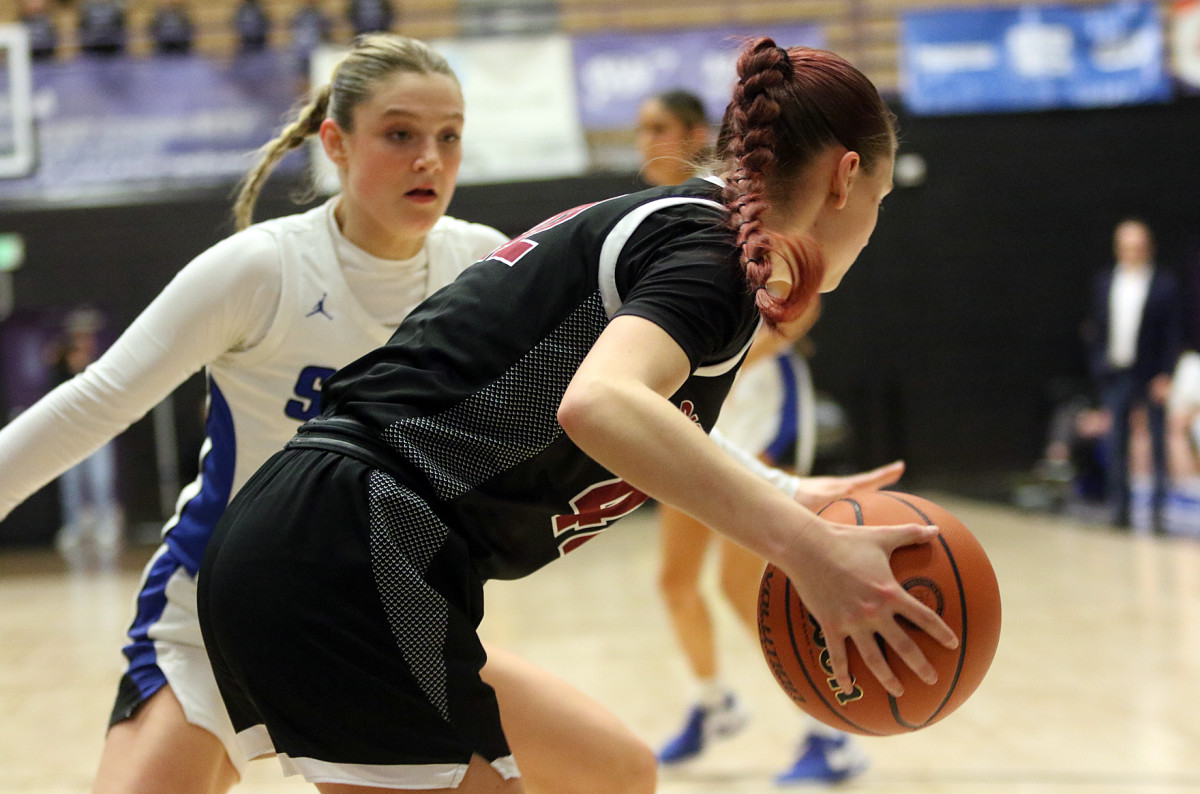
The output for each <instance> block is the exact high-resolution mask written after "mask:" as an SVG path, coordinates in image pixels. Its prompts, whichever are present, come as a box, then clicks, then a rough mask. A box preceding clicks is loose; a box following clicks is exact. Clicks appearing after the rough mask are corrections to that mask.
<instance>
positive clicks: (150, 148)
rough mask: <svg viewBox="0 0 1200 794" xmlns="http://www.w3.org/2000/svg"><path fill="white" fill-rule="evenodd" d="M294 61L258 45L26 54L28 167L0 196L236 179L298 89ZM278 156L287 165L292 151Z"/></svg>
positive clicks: (1, 186) (297, 159) (2, 185)
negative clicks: (140, 54)
mask: <svg viewBox="0 0 1200 794" xmlns="http://www.w3.org/2000/svg"><path fill="white" fill-rule="evenodd" d="M303 89H304V84H303V82H302V81H301V76H300V75H299V74H298V73H297V71H296V66H295V62H294V60H293V59H291V58H290V57H289V56H288V55H287V54H284V53H275V52H265V53H254V54H252V55H245V56H239V57H237V58H235V59H233V60H228V61H218V60H215V59H211V58H206V57H203V56H159V57H155V58H147V59H135V58H112V59H98V58H84V57H81V58H76V59H75V60H72V61H67V62H61V63H36V64H34V69H33V106H34V116H35V118H36V121H37V134H36V156H37V167H36V170H35V171H34V173H33V174H32V175H31V176H29V177H27V178H23V179H11V180H3V181H0V197H3V198H18V197H19V198H27V197H36V198H78V197H87V196H92V195H96V194H102V193H107V192H112V191H130V190H157V189H178V188H187V187H195V186H202V185H212V184H223V183H229V182H231V181H236V180H237V179H238V178H240V177H241V175H242V174H243V172H245V171H246V170H247V168H248V167H249V166H250V164H251V161H252V158H251V153H252V152H253V151H254V150H255V149H257V148H258V147H259V146H261V145H262V144H264V143H266V142H267V141H268V140H270V139H271V138H272V137H274V135H275V134H276V132H277V131H278V130H279V128H280V127H281V126H282V124H283V121H284V116H285V115H286V113H287V111H288V109H289V108H290V107H291V106H292V105H293V103H294V102H295V100H296V98H297V97H298V96H299V95H300V92H301V91H303ZM288 160H289V161H291V162H287V163H283V164H281V166H283V167H284V168H285V169H286V168H297V167H299V166H300V165H301V164H302V157H301V156H292V157H289V158H288Z"/></svg>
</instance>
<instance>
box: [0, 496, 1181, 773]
mask: <svg viewBox="0 0 1200 794" xmlns="http://www.w3.org/2000/svg"><path fill="white" fill-rule="evenodd" d="M932 496H933V498H934V499H935V500H938V501H940V502H941V503H942V504H944V505H945V506H947V507H948V508H950V509H951V510H952V511H953V512H955V513H956V514H957V515H958V516H959V517H960V518H961V519H962V520H963V521H964V522H965V523H966V524H967V525H968V526H969V527H971V528H972V529H973V530H974V531H975V532H976V534H977V535H979V537H980V539H981V540H982V541H983V543H984V546H985V547H986V548H987V549H988V552H989V554H990V555H991V557H992V560H993V562H994V564H995V566H996V570H997V574H998V576H999V579H1000V586H1001V590H1002V593H1003V598H1004V608H1005V616H1004V634H1003V636H1002V639H1001V642H1000V648H999V651H998V653H997V656H996V660H995V663H994V664H993V666H992V670H991V672H990V674H989V676H988V678H987V679H986V680H985V681H984V682H983V685H982V686H981V687H980V688H979V690H978V691H977V692H976V694H975V695H974V697H973V698H972V699H971V700H969V701H968V702H967V703H966V704H965V705H964V706H963V707H962V708H961V709H960V710H959V711H958V712H956V713H955V714H953V715H951V716H950V717H949V718H947V719H946V720H945V721H944V722H942V723H940V724H938V725H935V726H932V727H930V728H928V729H926V730H924V731H921V732H918V733H915V734H909V735H905V736H897V737H889V738H873V739H863V740H861V741H862V745H863V747H864V748H865V750H866V752H867V754H868V755H869V756H870V759H871V766H870V769H869V770H868V771H867V772H866V773H865V774H863V775H862V776H861V777H859V778H857V779H856V780H854V781H852V782H850V783H849V784H847V785H844V786H843V787H841V788H840V789H839V790H841V791H850V792H888V794H1142V793H1143V792H1145V793H1146V794H1157V793H1158V792H1169V793H1170V794H1177V793H1180V792H1200V542H1198V541H1196V540H1192V539H1180V538H1165V539H1163V538H1154V537H1149V536H1145V535H1130V534H1121V533H1117V532H1114V531H1112V530H1109V529H1107V528H1103V527H1098V526H1090V525H1087V524H1083V523H1079V522H1076V521H1072V520H1068V519H1060V518H1056V517H1047V516H1043V515H1039V514H1034V513H1027V512H1020V511H1017V510H1014V509H1008V508H1004V507H997V506H994V505H984V504H980V503H974V502H965V501H960V500H955V499H951V498H949V497H940V496H938V495H936V494H934V495H932ZM656 540H657V537H656V532H655V527H654V514H653V511H652V510H650V509H647V510H646V511H645V513H644V514H642V515H635V516H632V517H630V518H628V519H626V520H625V521H623V522H622V523H620V524H618V525H617V526H616V527H615V528H613V529H611V530H609V532H608V534H607V535H606V536H605V537H603V538H601V539H597V540H595V541H594V542H592V543H589V544H587V545H586V546H584V547H583V548H581V549H580V550H579V551H577V552H575V553H574V554H572V555H570V556H569V557H568V558H567V559H565V560H563V561H562V562H559V563H556V564H555V565H552V566H550V567H549V568H547V569H546V570H544V571H541V572H539V573H538V574H535V575H534V576H532V577H530V578H528V579H526V580H523V581H519V582H496V583H493V584H489V585H488V617H487V619H486V620H485V623H484V627H485V635H486V636H487V638H489V639H491V640H493V641H496V642H499V643H503V644H505V645H507V646H508V647H510V648H512V649H514V650H516V651H518V652H521V653H523V654H524V655H525V656H527V657H528V658H530V659H531V660H533V661H535V662H537V663H539V664H541V665H542V666H544V667H546V668H549V669H551V670H553V671H554V672H556V673H558V674H559V675H561V676H563V677H564V678H566V679H568V680H570V681H572V682H574V683H575V684H576V685H577V686H579V687H580V688H582V689H583V690H585V691H586V692H588V693H590V694H591V695H592V696H594V697H596V698H597V699H599V700H600V701H601V702H604V703H606V704H607V705H608V706H609V707H610V708H612V709H613V710H614V711H615V712H617V713H618V714H619V715H621V716H622V717H623V718H624V719H625V720H626V721H627V722H628V723H629V724H630V725H631V726H632V727H633V728H634V729H635V730H636V731H637V732H638V733H639V734H640V735H641V736H643V737H645V738H646V739H647V740H648V741H649V742H650V743H651V744H653V745H658V744H659V743H660V742H661V741H662V740H663V739H664V738H666V737H667V736H668V735H669V734H670V733H671V732H672V731H673V730H675V729H676V728H677V727H678V725H679V724H680V722H681V720H682V719H683V715H684V712H685V709H686V708H687V705H688V704H687V702H686V701H687V698H688V696H689V694H690V682H689V680H688V678H687V675H686V673H685V668H684V664H683V661H682V659H681V657H680V655H679V653H678V652H677V651H676V650H675V646H674V644H673V642H672V640H671V638H670V637H669V635H668V628H667V624H666V617H665V614H664V612H663V609H662V607H661V605H660V602H659V600H658V598H657V595H656V592H655V566H656V561H657V546H656ZM151 551H152V550H151V549H149V548H137V549H133V550H131V551H128V552H127V553H126V554H125V556H124V558H123V559H122V561H121V564H120V566H119V567H118V568H117V569H116V570H113V571H107V572H105V571H96V570H93V571H68V570H67V568H66V566H65V565H64V564H63V563H62V562H61V561H60V560H59V558H58V557H57V555H55V554H54V552H52V551H36V552H29V551H7V552H3V553H0V792H5V793H7V792H39V794H56V793H57V792H82V791H86V790H87V787H88V783H89V780H90V776H91V773H92V771H93V769H94V767H95V764H96V760H97V758H98V755H99V752H100V743H101V737H102V732H103V728H104V723H105V718H106V716H107V713H108V709H109V706H110V701H111V697H112V694H113V691H114V687H115V684H116V680H117V678H118V675H119V672H120V669H121V665H120V662H121V657H120V654H119V650H118V649H119V645H120V640H121V636H122V632H123V630H124V627H125V624H126V622H127V620H128V618H129V610H130V602H131V598H132V595H133V592H134V589H135V587H136V584H137V580H138V573H139V571H140V566H141V564H142V563H143V562H144V561H145V560H146V559H147V558H148V556H149V554H150V552H151ZM711 586H712V583H711V582H709V587H711ZM717 619H718V629H719V631H720V637H721V659H722V664H723V666H724V668H725V671H726V673H727V675H728V678H729V679H730V680H732V681H734V682H736V684H737V686H738V687H739V688H740V690H741V692H742V695H743V698H744V700H745V701H746V702H747V704H748V705H749V707H750V708H751V709H752V711H753V712H754V719H753V721H752V722H751V724H750V726H749V727H748V728H747V729H746V731H745V732H744V733H743V734H742V735H740V736H738V737H736V738H734V739H732V740H730V741H728V742H726V743H724V744H720V745H717V746H715V747H714V748H713V750H712V751H711V753H710V754H709V755H708V756H706V757H704V758H702V759H701V760H699V761H698V762H695V763H693V764H692V765H691V766H690V767H688V768H686V769H682V770H667V771H664V772H663V774H662V776H661V785H660V787H659V789H660V791H662V792H665V793H666V794H699V793H700V792H712V793H714V794H715V793H716V792H720V793H721V794H765V793H766V792H775V791H779V789H777V788H775V787H774V786H773V785H772V783H771V777H772V775H773V774H774V773H776V772H777V771H779V770H780V769H781V768H782V767H784V766H785V765H786V763H787V762H788V761H789V760H790V755H791V753H792V750H793V746H794V744H795V742H796V740H797V739H798V737H799V734H800V729H801V721H800V717H799V713H798V712H797V711H796V710H795V709H794V707H792V706H791V704H790V703H789V702H788V701H787V700H786V698H785V697H784V696H783V694H782V692H781V691H780V690H779V689H778V687H777V686H776V685H775V683H774V680H773V679H772V678H771V676H770V673H769V672H768V671H767V668H766V665H765V664H764V662H763V661H762V658H761V655H760V653H759V650H758V645H757V642H756V641H755V640H753V639H752V638H751V637H749V636H748V635H747V634H746V633H745V632H744V631H743V630H742V629H741V628H740V627H739V626H738V625H736V624H735V623H734V621H733V618H732V615H731V614H730V613H729V611H728V610H727V609H725V608H724V607H723V606H722V607H720V608H719V611H718V612H717ZM236 790H237V791H245V792H259V793H260V794H267V793H268V792H296V791H312V790H313V789H310V788H309V787H308V786H306V785H305V784H303V783H302V782H300V781H298V780H297V779H287V780H285V779H283V778H282V777H281V775H280V772H279V769H278V766H277V765H276V763H275V761H273V760H265V761H258V762H255V763H254V764H252V765H251V770H250V772H249V774H248V775H247V777H246V779H245V780H244V781H243V782H242V784H241V785H240V786H239V787H238V788H237V789H236ZM614 794H619V793H614Z"/></svg>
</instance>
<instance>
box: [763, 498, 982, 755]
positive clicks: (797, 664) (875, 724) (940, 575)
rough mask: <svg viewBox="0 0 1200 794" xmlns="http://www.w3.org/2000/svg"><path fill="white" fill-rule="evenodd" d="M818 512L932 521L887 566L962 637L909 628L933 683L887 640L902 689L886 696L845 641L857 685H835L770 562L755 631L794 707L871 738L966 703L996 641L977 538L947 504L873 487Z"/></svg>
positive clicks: (812, 630)
mask: <svg viewBox="0 0 1200 794" xmlns="http://www.w3.org/2000/svg"><path fill="white" fill-rule="evenodd" d="M820 515H821V516H822V517H824V518H826V519H828V520H829V521H832V522H834V523H837V524H859V525H875V526H881V525H886V526H895V525H899V524H914V523H916V524H934V525H936V526H937V527H938V528H939V529H940V530H941V534H939V535H938V537H937V538H936V539H934V541H933V542H932V543H922V544H918V545H913V546H904V547H902V548H899V549H896V551H895V552H894V553H893V554H892V559H891V563H892V571H893V572H894V573H895V575H896V579H897V580H898V581H899V582H900V583H901V584H902V585H903V586H904V589H905V590H907V591H909V592H910V593H912V594H913V595H915V596H916V597H917V598H919V599H920V600H921V601H922V603H924V604H926V605H927V606H929V607H931V608H932V609H934V610H935V611H936V612H937V613H938V615H939V616H940V617H941V618H942V620H944V621H945V622H946V624H947V625H949V626H950V628H951V629H953V630H954V633H955V634H957V635H958V638H959V646H958V648H957V649H955V650H949V649H947V648H944V647H942V645H941V644H940V643H938V642H937V641H935V640H934V639H933V638H932V637H930V636H929V635H928V634H926V633H925V632H924V631H921V630H920V629H917V628H916V627H914V626H909V627H908V628H907V630H908V632H909V634H910V635H911V636H912V637H913V639H914V640H915V641H916V643H917V645H919V646H920V648H921V650H922V651H923V652H924V654H925V657H926V658H927V659H929V661H930V662H931V663H932V664H933V666H934V667H935V668H937V673H938V680H937V683H935V684H933V685H932V686H930V685H928V684H926V683H924V682H923V681H921V679H919V678H918V677H917V676H916V674H915V673H913V671H912V670H910V669H909V668H908V665H906V664H905V663H904V662H903V661H902V660H901V659H899V658H898V657H896V656H895V654H894V653H893V652H891V649H890V648H887V647H885V649H884V651H885V655H887V656H888V657H889V659H888V661H889V664H891V667H892V670H893V671H894V672H895V673H896V675H897V676H898V677H899V678H900V682H901V683H902V684H903V685H904V694H903V695H902V696H900V697H898V698H896V697H892V696H891V695H890V694H889V693H888V691H887V690H886V689H884V688H883V685H882V684H880V683H879V681H878V680H876V678H875V676H874V674H873V673H871V671H870V670H868V669H867V666H866V664H865V663H864V662H863V660H862V657H861V656H859V654H858V650H857V648H855V647H854V644H853V643H849V644H848V647H847V650H848V655H849V659H850V673H851V675H852V676H853V677H854V688H853V690H852V691H850V692H843V691H841V690H840V689H839V688H838V686H837V682H836V681H835V680H834V678H833V675H832V672H831V668H830V666H829V654H828V652H827V651H826V649H825V638H824V636H823V635H822V633H821V627H820V626H819V625H818V624H817V622H816V621H815V620H814V619H813V617H812V616H811V615H810V614H809V613H808V610H807V609H805V607H804V604H803V603H802V602H801V601H800V598H799V596H798V595H797V594H796V591H795V589H794V588H793V587H792V583H791V582H790V581H788V579H787V577H786V576H784V575H783V572H782V571H780V570H779V569H778V568H776V567H775V566H774V565H768V566H767V570H766V572H765V573H764V574H763V578H762V585H761V587H760V588H759V597H758V635H759V640H760V641H761V643H762V649H763V654H764V655H765V656H766V659H767V664H768V665H769V666H770V668H771V672H773V673H774V674H775V678H776V680H777V681H778V682H779V685H780V686H781V687H783V690H784V691H785V692H786V693H787V694H788V695H790V696H791V698H792V700H793V701H795V702H796V704H797V705H798V706H800V708H802V709H804V711H806V712H808V713H809V714H811V715H812V716H813V717H815V718H816V719H818V720H820V721H821V722H824V723H826V724H827V725H832V726H833V727H835V728H839V729H841V730H843V731H848V732H851V733H858V734H864V735H868V736H887V735H890V734H896V733H905V732H909V731H915V730H918V729H920V728H924V727H925V726H927V725H932V724H933V723H935V722H937V721H938V720H941V719H943V718H944V717H945V716H946V715H947V714H950V713H951V712H952V711H954V710H955V709H956V708H958V707H959V706H961V705H962V703H963V701H965V700H966V699H967V698H968V697H969V696H970V695H971V693H972V692H974V691H975V688H976V687H978V686H979V683H980V681H982V680H983V676H984V674H986V673H987V670H988V667H989V666H990V665H991V663H992V657H993V656H994V655H995V653H996V644H997V643H998V642H999V640H1000V588H999V586H998V585H997V583H996V574H995V571H993V570H992V564H991V562H990V561H989V560H988V558H987V555H986V554H985V553H984V551H983V547H982V546H981V545H980V544H979V541H978V540H976V539H975V536H974V535H972V534H971V532H970V531H969V530H968V529H967V528H966V527H965V526H963V524H962V522H960V521H959V520H958V519H957V518H955V517H954V516H953V515H951V514H950V513H949V512H947V511H946V510H945V509H943V508H941V507H939V506H938V505H936V504H934V503H933V502H930V501H929V500H927V499H921V498H920V497H917V496H912V495H910V494H905V493H899V492H897V491H878V492H875V491H871V492H862V493H856V494H852V495H850V496H848V497H845V498H843V499H838V500H837V501H835V502H831V503H830V504H828V505H826V506H825V507H824V508H823V509H822V510H821V511H820Z"/></svg>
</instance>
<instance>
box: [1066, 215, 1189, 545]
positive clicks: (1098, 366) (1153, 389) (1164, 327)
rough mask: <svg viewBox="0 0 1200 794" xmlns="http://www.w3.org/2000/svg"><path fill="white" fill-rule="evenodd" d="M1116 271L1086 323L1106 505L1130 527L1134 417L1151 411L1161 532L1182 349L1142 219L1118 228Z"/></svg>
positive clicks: (1164, 275) (1155, 521)
mask: <svg viewBox="0 0 1200 794" xmlns="http://www.w3.org/2000/svg"><path fill="white" fill-rule="evenodd" d="M1113 248H1114V253H1115V256H1116V265H1115V267H1113V268H1111V269H1105V270H1104V271H1102V272H1100V273H1098V274H1097V275H1096V277H1095V280H1094V283H1093V288H1092V296H1091V310H1090V315H1089V319H1088V322H1087V326H1086V327H1087V334H1088V342H1089V365H1090V368H1091V372H1092V377H1093V378H1094V379H1095V382H1096V386H1097V390H1098V392H1099V394H1100V398H1101V402H1102V404H1103V405H1104V408H1105V409H1106V410H1107V411H1108V413H1109V416H1110V418H1111V421H1112V425H1111V427H1110V429H1109V433H1108V452H1109V456H1108V458H1109V461H1108V465H1109V473H1108V498H1109V500H1110V501H1111V502H1112V503H1113V508H1114V510H1113V517H1112V520H1113V524H1114V525H1115V526H1121V527H1128V526H1129V525H1130V484H1129V437H1130V415H1131V414H1132V413H1133V411H1134V409H1135V408H1136V407H1138V406H1139V405H1144V406H1145V408H1146V413H1147V417H1148V420H1149V431H1150V444H1151V451H1152V459H1153V469H1154V487H1153V494H1152V497H1151V513H1152V519H1151V520H1152V526H1153V529H1154V531H1155V532H1161V531H1163V508H1164V506H1165V504H1166V498H1167V487H1168V477H1167V453H1166V422H1165V412H1164V408H1165V406H1166V403H1167V399H1168V396H1169V395H1170V390H1171V373H1172V372H1173V371H1174V369H1175V364H1176V361H1177V360H1178V359H1179V353H1180V347H1181V344H1182V335H1183V333H1182V323H1183V316H1182V315H1183V311H1182V306H1181V302H1180V294H1179V286H1178V283H1177V281H1176V279H1175V276H1173V275H1172V274H1171V273H1170V272H1168V271H1166V270H1164V269H1163V268H1160V267H1156V266H1155V262H1154V238H1153V235H1152V234H1151V232H1150V227H1149V226H1147V225H1146V223H1145V222H1143V221H1141V220H1137V219H1127V220H1123V221H1121V222H1120V223H1119V224H1117V227H1116V231H1115V232H1114V234H1113Z"/></svg>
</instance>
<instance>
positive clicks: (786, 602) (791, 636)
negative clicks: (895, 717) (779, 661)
mask: <svg viewBox="0 0 1200 794" xmlns="http://www.w3.org/2000/svg"><path fill="white" fill-rule="evenodd" d="M791 596H792V580H791V579H789V578H787V577H786V576H785V577H784V579H783V609H784V617H785V619H786V620H785V623H786V625H787V627H788V642H790V643H791V644H792V655H793V656H794V657H795V658H796V659H802V658H804V657H803V655H802V654H801V652H800V647H799V646H798V645H797V643H796V624H795V622H793V621H792V598H791ZM796 601H798V602H799V601H800V599H799V597H797V598H796ZM806 611H807V609H806ZM803 623H804V629H805V631H808V630H809V624H808V621H807V620H805V621H803ZM799 667H800V672H802V673H804V678H805V679H806V680H807V681H808V686H809V689H811V690H812V691H813V694H815V695H816V696H817V699H818V700H820V701H821V703H822V704H823V705H824V706H825V709H826V710H827V711H828V712H829V713H830V714H833V715H834V716H835V717H837V718H838V719H839V720H841V721H842V722H844V723H846V724H847V725H850V726H853V727H854V728H855V730H858V731H861V732H862V733H864V734H869V735H871V736H883V735H885V734H881V733H880V732H879V731H873V730H871V729H870V728H867V727H865V726H863V725H859V724H858V723H857V722H855V721H854V720H852V719H850V718H849V717H847V716H846V715H845V714H844V713H842V712H840V711H838V710H837V709H835V708H834V707H833V704H832V703H830V702H829V699H828V698H826V697H825V693H824V691H823V690H822V689H821V688H820V687H818V686H817V682H816V681H814V680H813V677H812V674H811V673H810V672H809V670H808V665H806V664H801V665H799Z"/></svg>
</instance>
